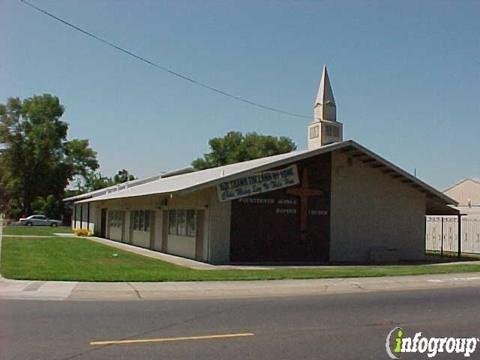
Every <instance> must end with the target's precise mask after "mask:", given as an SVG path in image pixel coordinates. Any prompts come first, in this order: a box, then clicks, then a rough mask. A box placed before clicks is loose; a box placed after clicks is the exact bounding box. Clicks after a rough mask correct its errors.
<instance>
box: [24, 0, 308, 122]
mask: <svg viewBox="0 0 480 360" xmlns="http://www.w3.org/2000/svg"><path fill="white" fill-rule="evenodd" d="M20 2H22V3H23V4H25V5H27V6H29V7H31V8H33V9H35V10H37V11H38V12H40V13H42V14H43V15H46V16H48V17H50V18H51V19H54V20H56V21H58V22H60V23H62V24H63V25H66V26H68V27H70V28H72V29H74V30H76V31H79V32H81V33H82V34H83V35H85V36H88V37H90V38H92V39H94V40H97V41H99V42H101V43H103V44H104V45H107V46H109V47H112V48H114V49H116V50H118V51H120V52H122V53H124V54H126V55H128V56H131V57H133V58H135V59H136V60H139V61H141V62H143V63H146V64H148V65H150V66H153V67H155V68H157V69H159V70H162V71H164V72H167V73H169V74H170V75H173V76H176V77H178V78H180V79H182V80H184V81H188V82H190V83H192V84H194V85H197V86H200V87H202V88H204V89H207V90H210V91H213V92H215V93H217V94H220V95H223V96H226V97H229V98H231V99H234V100H237V101H241V102H243V103H246V104H249V105H252V106H255V107H258V108H261V109H263V110H269V111H273V112H276V113H280V114H284V115H289V116H295V117H299V118H306V119H309V118H310V116H306V115H301V114H295V113H292V112H289V111H285V110H282V109H278V108H274V107H271V106H267V105H263V104H260V103H258V102H255V101H252V100H249V99H247V98H244V97H241V96H238V95H234V94H232V93H230V92H228V91H225V90H221V89H219V88H216V87H213V86H211V85H208V84H206V83H204V82H201V81H198V80H195V79H192V78H191V77H189V76H186V75H183V74H181V73H179V72H176V71H174V70H172V69H170V68H168V67H166V66H163V65H160V64H157V63H156V62H154V61H151V60H148V59H146V58H144V57H143V56H140V55H137V54H135V53H134V52H132V51H130V50H127V49H125V48H123V47H121V46H119V45H116V44H114V43H112V42H110V41H108V40H106V39H104V38H102V37H100V36H98V35H95V34H93V33H91V32H89V31H87V30H85V29H82V28H81V27H79V26H77V25H74V24H72V23H70V22H68V21H66V20H63V19H62V18H60V17H58V16H56V15H54V14H52V13H50V12H48V11H46V10H44V9H42V8H39V7H38V6H36V5H34V4H32V3H29V2H28V1H26V0H20Z"/></svg>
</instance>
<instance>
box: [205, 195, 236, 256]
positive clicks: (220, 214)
mask: <svg viewBox="0 0 480 360" xmlns="http://www.w3.org/2000/svg"><path fill="white" fill-rule="evenodd" d="M231 205H232V202H231V201H226V202H220V201H219V200H218V196H217V193H216V190H215V188H213V189H212V191H211V194H210V205H209V208H208V217H207V218H208V220H207V221H208V227H206V229H207V230H208V235H207V238H208V239H209V243H208V247H207V251H204V254H207V252H208V262H210V263H212V264H228V263H230V217H231Z"/></svg>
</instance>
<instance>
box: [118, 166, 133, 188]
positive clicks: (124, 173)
mask: <svg viewBox="0 0 480 360" xmlns="http://www.w3.org/2000/svg"><path fill="white" fill-rule="evenodd" d="M132 180H135V176H133V175H132V174H130V173H129V172H128V170H126V169H122V170H119V171H118V172H117V173H116V174H115V176H114V177H113V183H114V184H121V183H124V182H127V181H132Z"/></svg>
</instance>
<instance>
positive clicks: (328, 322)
mask: <svg viewBox="0 0 480 360" xmlns="http://www.w3.org/2000/svg"><path fill="white" fill-rule="evenodd" d="M479 297H480V287H478V286H476V285H472V286H470V287H463V288H451V289H448V288H447V289H429V290H409V291H392V292H390V291H386V292H374V293H360V294H353V293H349V294H333V295H322V296H315V295H308V296H297V297H295V296H290V297H264V298H256V299H255V298H248V299H226V300H215V299H204V300H177V301H172V300H161V301H98V300H95V301H35V300H1V301H0V358H1V359H2V360H13V359H21V360H27V359H36V360H38V359H48V360H56V359H58V360H60V359H62V360H66V359H229V360H234V359H242V360H243V359H388V357H387V354H386V351H385V338H386V336H387V333H388V332H389V331H390V330H391V329H393V328H394V327H396V326H400V327H402V328H403V329H405V331H406V332H407V333H409V334H410V335H412V334H413V333H415V332H418V331H421V332H422V333H423V334H424V335H425V336H454V337H460V336H462V337H478V336H479V335H480V326H479V325H478V324H479V323H480V303H479V301H478V299H479ZM189 337H194V338H193V339H192V338H189ZM125 339H128V340H138V339H149V340H148V341H145V342H140V343H136V342H128V343H124V344H109V345H95V344H93V345H92V344H91V342H99V341H119V340H125ZM479 351H480V350H477V353H476V354H474V355H473V358H475V357H477V356H478V352H479ZM406 355H408V354H402V358H425V359H426V358H427V356H426V354H423V355H422V356H420V355H419V354H410V356H406ZM442 355H443V356H442ZM459 356H461V355H449V357H448V356H446V355H444V354H440V355H438V356H437V357H436V358H459Z"/></svg>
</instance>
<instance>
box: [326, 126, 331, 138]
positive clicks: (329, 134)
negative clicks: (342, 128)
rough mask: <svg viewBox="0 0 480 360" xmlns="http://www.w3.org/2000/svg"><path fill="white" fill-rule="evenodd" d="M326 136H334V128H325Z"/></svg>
mask: <svg viewBox="0 0 480 360" xmlns="http://www.w3.org/2000/svg"><path fill="white" fill-rule="evenodd" d="M325 135H327V136H333V126H325Z"/></svg>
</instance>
